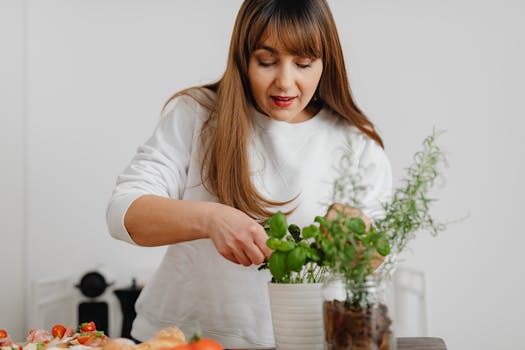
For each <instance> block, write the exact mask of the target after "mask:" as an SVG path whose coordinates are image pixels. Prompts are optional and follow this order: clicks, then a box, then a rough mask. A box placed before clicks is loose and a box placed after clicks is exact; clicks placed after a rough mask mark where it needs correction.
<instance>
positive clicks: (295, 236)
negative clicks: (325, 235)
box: [288, 224, 301, 242]
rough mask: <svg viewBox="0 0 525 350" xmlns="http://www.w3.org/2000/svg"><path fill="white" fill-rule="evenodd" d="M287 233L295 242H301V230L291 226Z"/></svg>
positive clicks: (293, 225)
mask: <svg viewBox="0 0 525 350" xmlns="http://www.w3.org/2000/svg"><path fill="white" fill-rule="evenodd" d="M288 232H290V234H291V235H292V237H293V239H294V240H295V242H299V241H300V240H301V229H300V228H299V226H297V225H295V224H291V225H290V226H288Z"/></svg>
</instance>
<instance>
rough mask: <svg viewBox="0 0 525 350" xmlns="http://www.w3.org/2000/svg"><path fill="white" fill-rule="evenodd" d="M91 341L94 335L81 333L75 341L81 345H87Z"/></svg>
mask: <svg viewBox="0 0 525 350" xmlns="http://www.w3.org/2000/svg"><path fill="white" fill-rule="evenodd" d="M91 339H95V335H94V334H93V333H91V332H89V333H81V334H79V336H78V337H77V341H78V342H79V343H80V344H82V345H87V344H88V343H89V341H90V340H91Z"/></svg>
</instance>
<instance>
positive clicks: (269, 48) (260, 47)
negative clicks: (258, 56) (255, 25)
mask: <svg viewBox="0 0 525 350" xmlns="http://www.w3.org/2000/svg"><path fill="white" fill-rule="evenodd" d="M257 50H266V51H269V52H270V53H272V54H274V55H275V54H278V53H279V52H278V51H277V49H275V48H273V47H271V46H267V45H257V47H256V48H255V51H257Z"/></svg>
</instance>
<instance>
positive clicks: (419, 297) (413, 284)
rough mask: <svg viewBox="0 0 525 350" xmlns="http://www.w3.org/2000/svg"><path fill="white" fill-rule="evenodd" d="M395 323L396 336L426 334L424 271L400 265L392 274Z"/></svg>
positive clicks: (423, 335)
mask: <svg viewBox="0 0 525 350" xmlns="http://www.w3.org/2000/svg"><path fill="white" fill-rule="evenodd" d="M393 281H394V308H395V315H394V318H395V322H396V323H395V324H396V331H397V336H398V337H426V336H428V314H427V297H426V281H425V273H424V271H420V270H416V269H412V268H407V267H401V268H399V269H398V270H397V271H396V272H395V274H394V279H393Z"/></svg>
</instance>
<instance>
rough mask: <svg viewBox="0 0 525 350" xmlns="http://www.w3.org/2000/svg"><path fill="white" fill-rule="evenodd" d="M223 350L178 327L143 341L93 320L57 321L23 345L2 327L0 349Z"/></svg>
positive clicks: (31, 333)
mask: <svg viewBox="0 0 525 350" xmlns="http://www.w3.org/2000/svg"><path fill="white" fill-rule="evenodd" d="M65 349H70V350H223V347H222V346H221V344H219V343H218V342H217V341H215V340H213V339H209V338H200V336H199V335H198V334H196V335H194V336H193V337H192V338H191V339H190V340H189V341H187V340H186V337H185V336H184V333H183V332H182V331H181V330H180V329H179V328H177V327H175V326H173V327H166V328H164V329H161V330H160V331H159V332H158V333H156V334H155V336H154V337H153V338H151V339H149V340H148V341H145V342H143V343H139V344H137V343H135V342H134V341H132V340H130V339H127V338H115V339H111V338H109V337H108V336H107V335H106V334H104V332H103V331H99V330H97V326H96V324H95V323H94V322H85V323H81V324H80V325H79V326H78V327H77V328H73V326H68V327H66V326H64V325H62V324H56V325H55V326H53V328H52V329H51V331H50V332H49V331H48V330H45V329H30V330H29V334H28V336H27V339H26V342H25V343H24V344H18V343H15V342H14V341H13V340H12V339H11V338H10V337H9V334H8V332H7V331H6V330H3V329H0V350H65Z"/></svg>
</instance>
